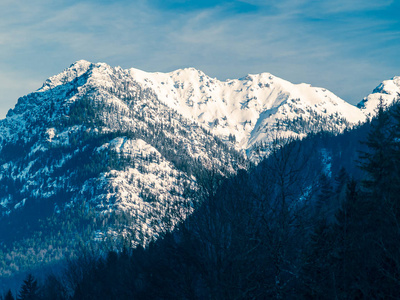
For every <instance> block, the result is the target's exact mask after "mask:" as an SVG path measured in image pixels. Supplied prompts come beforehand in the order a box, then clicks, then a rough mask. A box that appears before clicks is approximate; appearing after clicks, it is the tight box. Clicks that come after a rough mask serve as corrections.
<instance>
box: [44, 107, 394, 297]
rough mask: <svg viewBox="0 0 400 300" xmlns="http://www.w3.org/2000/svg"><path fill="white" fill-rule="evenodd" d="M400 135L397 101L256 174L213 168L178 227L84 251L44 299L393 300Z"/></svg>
mask: <svg viewBox="0 0 400 300" xmlns="http://www.w3.org/2000/svg"><path fill="white" fill-rule="evenodd" d="M399 132H400V106H399V105H398V104H396V105H394V106H393V107H391V108H390V109H389V110H388V111H385V107H384V106H383V104H381V106H380V107H379V108H378V111H377V117H376V118H375V119H373V120H372V121H371V122H370V123H367V124H365V125H363V126H360V127H359V128H357V129H355V130H353V131H349V132H345V133H344V134H342V135H339V136H333V135H330V134H327V133H321V134H317V135H314V136H310V137H309V138H307V139H304V140H302V141H298V140H294V141H291V142H287V143H285V144H284V145H282V144H278V143H277V144H273V145H272V146H271V147H272V148H271V155H270V156H269V157H268V159H266V160H265V161H263V162H262V163H261V164H259V165H258V166H257V167H255V168H253V169H251V170H250V171H249V172H246V171H241V172H239V173H238V174H237V175H236V176H234V177H232V178H231V179H227V180H223V181H221V180H220V179H218V178H217V177H215V176H212V174H211V176H209V177H208V185H207V186H208V189H207V192H206V193H204V194H203V203H202V205H201V207H199V208H198V209H197V210H196V211H195V213H194V214H192V215H191V216H190V217H189V218H187V219H186V220H185V221H184V222H183V223H182V224H180V225H179V226H178V227H177V228H175V230H173V231H172V232H171V233H166V234H165V235H163V237H162V238H160V239H158V240H157V241H155V242H152V243H150V244H149V246H148V247H147V248H146V249H143V248H142V247H138V248H136V249H131V248H125V247H121V248H118V249H117V248H116V249H113V250H112V251H109V252H107V253H104V252H103V253H94V252H86V253H83V254H82V255H81V256H80V258H79V259H77V260H75V261H72V262H71V263H70V264H69V265H68V266H67V267H66V270H65V273H64V274H63V275H60V276H58V277H56V276H50V277H48V278H47V280H44V281H43V282H42V283H41V285H40V286H41V289H40V293H41V295H40V297H42V298H40V297H39V296H38V297H39V298H38V299H56V298H52V297H55V295H57V297H58V298H57V299H135V298H139V299H143V298H145V299H207V298H210V299H299V298H302V299H310V298H312V299H391V298H393V299H396V298H398V291H399V289H400V263H399V262H400V250H399V249H400V242H399V241H400V231H399V230H398V226H397V224H398V223H399V221H400V198H399V195H400V194H399V193H400V191H399V188H400V182H399V180H400V179H399V178H400V170H399V168H398V166H399V165H400V146H399V138H400V136H399V135H400V133H399ZM357 138H361V141H358V140H357ZM321 158H322V159H321ZM344 158H346V159H344Z"/></svg>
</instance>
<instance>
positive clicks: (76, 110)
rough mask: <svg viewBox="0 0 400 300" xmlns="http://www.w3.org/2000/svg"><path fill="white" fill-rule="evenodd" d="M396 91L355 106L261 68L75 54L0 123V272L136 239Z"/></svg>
mask: <svg viewBox="0 0 400 300" xmlns="http://www.w3.org/2000/svg"><path fill="white" fill-rule="evenodd" d="M399 93H400V77H394V78H392V79H390V80H386V81H383V82H382V83H381V84H380V85H379V86H378V87H376V88H375V89H374V90H373V92H372V93H371V94H370V95H368V96H367V97H365V98H364V99H363V100H362V101H361V102H360V103H359V104H358V105H357V106H354V105H351V104H349V103H347V102H346V101H344V100H342V99H340V98H339V97H338V96H336V95H335V94H333V93H332V92H330V91H328V90H327V89H324V88H318V87H313V86H311V85H309V84H305V83H302V84H292V83H290V82H288V81H286V80H283V79H281V78H278V77H276V76H274V75H272V74H269V73H262V74H256V75H247V76H245V77H243V78H240V79H234V80H226V81H219V80H218V79H215V78H210V77H209V76H207V75H206V74H204V73H203V72H201V71H199V70H196V69H194V68H186V69H180V70H176V71H173V72H170V73H159V72H156V73H148V72H144V71H141V70H138V69H133V68H132V69H122V68H120V67H111V66H109V65H107V64H105V63H91V62H88V61H85V60H80V61H77V62H76V63H74V64H72V65H71V66H70V67H69V68H67V69H65V70H64V71H63V72H61V73H60V74H58V75H55V76H52V77H50V78H49V79H47V80H46V81H45V82H44V84H43V86H42V87H41V88H39V89H38V90H37V91H35V92H33V93H31V94H29V95H26V96H23V97H21V98H19V99H18V103H17V104H16V105H15V107H14V108H13V109H10V110H9V112H8V114H7V117H6V118H5V119H3V120H1V121H0V186H1V190H0V234H1V235H0V245H1V247H2V249H1V250H0V256H1V257H2V258H3V259H2V260H1V261H0V263H1V265H0V276H11V275H13V274H15V273H18V272H22V271H24V270H28V269H29V268H33V267H35V266H39V265H40V266H42V265H45V264H47V265H49V264H52V263H55V262H57V261H60V260H62V259H64V258H68V257H73V256H74V251H75V250H73V249H74V247H75V246H76V245H78V244H79V243H82V242H83V243H86V242H87V241H88V240H90V241H93V242H94V243H96V242H98V243H99V242H100V241H104V240H106V239H107V240H112V241H115V240H116V239H118V237H121V236H122V237H126V236H128V235H129V236H130V238H131V243H132V244H133V246H136V245H142V246H146V245H148V244H149V242H151V241H153V240H156V239H157V238H158V236H159V235H160V234H162V233H163V232H168V231H171V230H173V228H174V227H175V226H176V224H178V223H179V222H182V221H183V220H185V219H186V218H187V216H188V215H190V214H191V213H193V211H195V210H196V208H198V207H199V205H201V201H202V197H203V196H204V195H205V194H207V192H208V190H207V187H209V186H210V185H213V184H214V183H215V181H217V180H220V179H222V178H226V177H230V176H233V175H235V174H237V173H238V172H241V171H248V170H249V169H251V168H252V167H253V166H256V165H258V164H259V163H260V162H262V161H263V160H264V159H265V158H266V157H268V155H269V154H270V153H271V148H272V147H273V146H274V145H275V144H276V143H277V142H278V143H279V142H282V143H285V141H288V140H296V139H304V138H305V137H307V136H309V135H310V134H316V133H318V132H330V133H332V134H333V135H337V134H340V133H342V132H343V131H345V130H351V129H352V128H356V127H359V126H361V124H363V123H365V122H366V121H369V120H370V119H371V118H372V117H374V115H375V113H376V108H377V106H378V104H379V103H381V104H382V103H383V104H384V105H386V106H390V105H391V104H392V103H394V102H396V101H397V100H399V95H400V94H399ZM320 160H321V161H322V162H323V163H325V165H328V163H327V162H326V161H327V155H326V153H324V152H321V158H320ZM299 197H300V196H299ZM33 245H35V246H33ZM10 249H13V252H11V254H10V251H11V250H10ZM7 255H8V256H7ZM17 257H18V259H17ZM33 257H34V258H33Z"/></svg>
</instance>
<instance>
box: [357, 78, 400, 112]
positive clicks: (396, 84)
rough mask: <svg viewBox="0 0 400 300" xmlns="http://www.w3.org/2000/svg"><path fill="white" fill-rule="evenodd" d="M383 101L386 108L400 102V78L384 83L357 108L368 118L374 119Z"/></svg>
mask: <svg viewBox="0 0 400 300" xmlns="http://www.w3.org/2000/svg"><path fill="white" fill-rule="evenodd" d="M381 99H382V100H383V104H384V105H386V106H390V105H391V104H392V103H393V102H395V101H398V100H400V76H395V77H393V78H392V79H390V80H385V81H383V82H382V83H381V84H379V85H378V86H377V87H376V88H375V89H374V90H373V91H372V93H371V94H369V95H368V96H367V97H365V98H364V99H363V100H362V101H361V102H360V103H358V104H357V106H358V107H359V108H360V109H361V110H362V111H363V113H364V114H365V115H366V116H368V117H372V116H374V114H375V112H376V108H377V106H378V104H379V102H380V100H381Z"/></svg>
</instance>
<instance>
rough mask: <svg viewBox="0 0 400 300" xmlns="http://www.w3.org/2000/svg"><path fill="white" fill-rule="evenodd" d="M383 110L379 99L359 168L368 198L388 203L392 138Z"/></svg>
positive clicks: (387, 118)
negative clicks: (364, 173)
mask: <svg viewBox="0 0 400 300" xmlns="http://www.w3.org/2000/svg"><path fill="white" fill-rule="evenodd" d="M385 109H386V107H385V105H384V104H383V100H382V98H381V100H380V103H379V105H378V108H377V115H376V119H374V120H372V122H371V130H370V132H369V134H368V136H367V140H366V141H365V142H364V144H365V145H366V146H367V147H368V150H367V151H365V152H361V154H360V159H361V163H360V167H361V169H362V170H364V171H365V172H366V175H367V177H366V178H365V180H364V181H363V184H364V187H365V188H366V190H367V192H368V194H369V196H370V197H371V198H374V199H375V200H378V199H380V200H383V201H389V200H390V196H391V183H392V174H393V171H394V162H393V156H392V153H391V150H393V145H394V144H393V141H394V137H393V132H392V130H391V126H390V125H391V123H390V117H389V114H388V113H386V112H385Z"/></svg>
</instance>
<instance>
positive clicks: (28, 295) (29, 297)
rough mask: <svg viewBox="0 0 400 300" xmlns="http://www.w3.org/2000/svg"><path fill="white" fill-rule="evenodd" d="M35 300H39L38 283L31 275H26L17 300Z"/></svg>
mask: <svg viewBox="0 0 400 300" xmlns="http://www.w3.org/2000/svg"><path fill="white" fill-rule="evenodd" d="M36 299H39V287H38V283H37V280H36V279H35V278H34V277H33V275H32V274H28V276H27V277H26V279H25V280H24V283H23V284H22V286H21V289H20V291H19V293H18V297H17V300H36Z"/></svg>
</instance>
